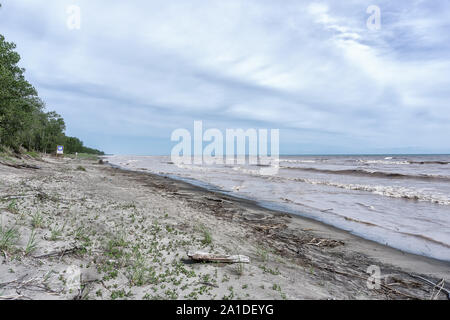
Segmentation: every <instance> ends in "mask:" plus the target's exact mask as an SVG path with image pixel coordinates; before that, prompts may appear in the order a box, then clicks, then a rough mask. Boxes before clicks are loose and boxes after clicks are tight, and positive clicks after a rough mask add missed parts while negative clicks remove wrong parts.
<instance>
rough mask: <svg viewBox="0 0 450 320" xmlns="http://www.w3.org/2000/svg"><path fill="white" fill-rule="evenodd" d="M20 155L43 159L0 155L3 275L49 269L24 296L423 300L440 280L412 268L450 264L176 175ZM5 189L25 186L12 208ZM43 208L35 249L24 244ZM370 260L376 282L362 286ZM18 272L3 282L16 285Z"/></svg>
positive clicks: (434, 271) (449, 269)
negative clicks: (8, 240) (7, 229)
mask: <svg viewBox="0 0 450 320" xmlns="http://www.w3.org/2000/svg"><path fill="white" fill-rule="evenodd" d="M27 161H28V162H31V163H34V164H37V165H39V166H40V169H39V170H33V169H16V168H9V167H8V168H7V167H4V166H2V165H0V177H1V178H2V179H1V180H0V181H1V182H2V183H1V184H0V199H3V200H4V201H2V202H1V203H0V205H1V207H0V211H1V213H2V220H5V221H6V224H5V225H11V224H14V223H13V222H14V220H15V223H16V225H17V226H18V228H19V229H20V235H21V236H20V239H19V241H18V244H16V245H15V249H14V250H13V249H10V250H7V251H6V252H5V250H3V252H4V253H5V254H4V255H0V257H1V259H2V264H1V265H0V275H1V276H0V286H1V284H2V283H5V282H8V281H12V280H15V279H20V277H21V276H24V275H27V276H26V277H32V278H33V279H40V280H41V285H42V281H44V280H45V279H47V278H48V279H47V281H48V282H49V283H51V284H48V287H45V286H44V288H47V289H48V290H47V291H46V289H42V292H36V291H33V290H29V291H26V286H25V289H24V290H25V291H26V293H25V294H24V296H26V297H29V298H32V299H40V298H42V299H50V298H52V299H53V298H56V299H73V298H84V299H228V298H229V299H428V298H430V297H434V296H433V292H434V294H435V293H436V292H435V291H436V290H435V289H434V288H433V287H432V286H430V285H428V284H426V283H424V282H423V281H421V280H418V279H417V278H415V277H413V276H411V274H413V275H419V276H421V277H424V278H426V279H429V280H432V281H433V282H435V283H436V282H438V281H439V279H441V278H444V279H445V278H448V276H449V275H450V263H448V262H445V261H440V260H435V259H432V258H427V257H423V256H417V255H413V254H409V253H405V252H401V251H399V250H397V249H393V248H390V247H387V246H384V245H381V244H378V243H376V242H373V241H371V240H366V239H363V238H360V237H358V236H356V235H353V234H351V233H349V232H347V231H344V230H341V229H337V228H335V227H332V226H329V225H326V224H324V223H322V222H319V221H316V220H312V219H311V218H307V217H302V216H298V215H294V214H289V213H285V212H280V211H275V210H271V209H268V208H264V207H261V206H259V204H258V203H257V202H255V201H253V200H246V199H241V198H237V197H233V196H231V195H227V194H223V193H220V192H216V191H211V190H206V189H203V188H202V187H200V186H194V185H192V184H190V183H188V182H184V181H181V180H173V179H170V178H167V177H163V176H159V175H155V174H152V173H148V172H139V171H132V170H123V169H118V168H113V167H111V166H109V165H101V164H98V163H94V162H93V161H92V160H82V159H77V160H71V159H68V158H64V159H54V158H44V160H43V161H42V162H40V161H34V160H33V161H31V160H27ZM80 167H81V168H82V169H80ZM83 169H84V170H83ZM11 193H16V194H17V193H19V194H23V196H20V197H22V198H20V197H19V198H17V199H16V203H15V205H16V206H17V212H16V213H12V212H10V210H9V209H8V208H9V206H10V205H11V201H12V199H7V200H6V201H5V196H8V195H10V194H11ZM39 212H40V215H41V216H42V220H43V222H42V223H41V224H42V225H41V226H40V227H39V228H34V232H35V233H36V239H37V240H36V248H35V250H34V251H33V253H32V254H25V253H24V249H23V248H25V247H26V246H27V242H29V238H30V234H31V232H32V231H31V230H33V228H32V227H31V225H32V224H33V221H34V222H36V221H35V220H36V215H37V214H39ZM61 228H62V231H61ZM55 230H56V231H60V233H61V234H60V235H59V236H58V237H56V238H55V239H52V237H53V235H54V233H56V232H55ZM79 247H80V248H79ZM19 248H22V249H19ZM61 248H66V249H63V251H61V250H62V249H61ZM74 248H75V249H74ZM70 249H72V251H70V253H67V254H65V253H64V250H70ZM58 250H59V251H58ZM190 250H203V251H208V252H214V253H220V254H244V255H247V256H249V257H250V263H249V264H246V265H242V264H204V263H202V264H198V263H192V261H190V260H189V259H188V258H187V255H186V253H187V252H188V251H190ZM52 252H53V253H54V252H57V254H56V256H55V255H52ZM58 252H59V254H58ZM61 252H62V253H61ZM67 252H69V251H67ZM0 253H2V252H1V251H0ZM49 254H50V255H49ZM41 256H42V257H41ZM373 265H375V266H378V267H379V268H380V271H381V274H380V281H381V283H380V285H381V286H380V287H379V288H378V289H369V288H368V286H367V279H368V278H369V276H370V274H368V273H367V268H368V267H369V266H373ZM70 266H77V268H79V269H80V273H81V277H80V279H81V283H82V284H84V286H83V289H82V290H78V291H77V290H73V291H72V292H70V290H67V279H66V281H65V284H64V281H62V280H58V279H60V278H61V279H65V275H67V272H64V271H67V268H68V267H70ZM80 266H82V267H80ZM10 270H13V271H14V272H10ZM50 270H53V271H54V272H53V273H54V274H53V273H52V275H51V276H48V275H47V274H48V273H49V272H50ZM50 278H51V279H53V281H50ZM83 279H84V280H83ZM16 281H17V283H18V282H19V280H16ZM21 281H22V282H23V281H25V280H21ZM35 281H38V280H35ZM14 283H15V282H12V284H11V285H8V286H6V287H5V286H3V290H4V291H5V290H6V291H7V290H9V289H11V292H10V293H9V294H11V295H13V291H14V290H13V289H14V288H13V287H14V285H13V284H14ZM30 289H31V288H30ZM74 291H77V292H74ZM79 291H81V292H79ZM7 293H8V292H7ZM436 298H438V299H446V296H445V294H444V293H443V292H441V293H440V294H438V295H437V296H436Z"/></svg>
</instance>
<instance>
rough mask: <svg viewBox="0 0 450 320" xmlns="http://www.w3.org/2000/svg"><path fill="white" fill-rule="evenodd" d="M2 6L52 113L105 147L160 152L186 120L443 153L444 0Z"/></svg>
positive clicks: (84, 1) (332, 144) (449, 25)
mask: <svg viewBox="0 0 450 320" xmlns="http://www.w3.org/2000/svg"><path fill="white" fill-rule="evenodd" d="M0 2H1V3H2V4H3V7H2V9H0V33H1V34H3V35H5V36H6V38H7V40H8V41H13V42H15V43H16V44H17V50H18V52H19V53H20V54H21V56H22V61H21V64H22V66H23V67H25V68H26V69H27V72H26V76H27V78H28V80H29V81H30V82H32V83H33V84H34V85H35V87H36V88H37V89H38V91H39V94H40V96H41V97H42V98H43V100H44V101H45V102H46V103H47V107H48V109H49V110H55V111H57V112H58V113H60V114H61V115H62V116H63V117H64V118H65V120H66V124H67V134H69V135H73V136H77V137H80V138H81V139H82V140H83V141H84V142H85V144H86V145H89V146H93V147H96V148H100V149H102V150H104V151H106V152H108V153H121V154H168V153H170V150H171V148H172V147H173V146H174V144H175V143H174V142H171V141H170V135H171V132H172V131H173V130H174V129H177V128H186V129H189V130H192V128H193V121H194V120H203V125H204V127H205V128H219V129H221V130H224V129H225V128H267V129H277V128H278V129H280V149H281V150H280V151H281V153H283V154H308V153H316V154H317V153H325V154H327V153H328V154H329V153H398V152H400V153H429V152H430V153H432V152H435V153H450V139H449V137H450V105H449V104H450V2H449V1H392V0H391V1H375V0H370V1H364V0H345V1H317V2H313V1H300V0H283V1H281V0H270V1H268V0H227V1H224V0H219V1H215V0H180V1H178V0H171V1H148V0H145V1H141V0H134V1H106V0H33V1H28V0H0ZM71 5H77V6H78V7H79V8H80V9H81V25H80V26H81V28H80V29H79V30H78V29H70V28H68V26H67V22H68V20H69V19H70V14H68V11H67V9H68V7H69V6H71ZM371 5H376V6H378V7H379V9H380V13H381V24H380V28H378V29H377V28H373V26H374V25H373V24H372V25H370V26H371V28H368V26H367V20H368V19H369V17H370V16H371V14H372V12H369V13H368V12H367V9H368V7H369V6H371ZM69 21H73V20H69ZM370 22H374V20H370Z"/></svg>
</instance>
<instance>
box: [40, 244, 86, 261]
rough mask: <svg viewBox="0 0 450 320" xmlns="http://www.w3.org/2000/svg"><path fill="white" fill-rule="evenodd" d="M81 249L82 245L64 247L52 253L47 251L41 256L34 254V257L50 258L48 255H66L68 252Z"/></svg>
mask: <svg viewBox="0 0 450 320" xmlns="http://www.w3.org/2000/svg"><path fill="white" fill-rule="evenodd" d="M78 250H80V247H73V248H68V249H62V250H58V251H52V252H50V253H46V254H43V255H40V256H34V257H33V258H35V259H40V258H48V257H53V256H60V257H62V256H64V255H66V254H69V253H74V252H76V251H78Z"/></svg>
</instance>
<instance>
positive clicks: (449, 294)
mask: <svg viewBox="0 0 450 320" xmlns="http://www.w3.org/2000/svg"><path fill="white" fill-rule="evenodd" d="M410 276H411V277H413V278H416V279H419V280H422V281H423V282H425V283H427V284H429V285H431V286H433V289H435V288H438V289H439V292H441V291H443V292H445V293H446V294H447V299H448V300H450V290H447V289H446V288H444V285H445V282H444V281H443V280H444V279H442V280H441V281H439V282H438V283H434V282H433V281H430V280H428V279H426V278H424V277H421V276H416V275H414V274H410ZM441 283H442V286H440V284H441Z"/></svg>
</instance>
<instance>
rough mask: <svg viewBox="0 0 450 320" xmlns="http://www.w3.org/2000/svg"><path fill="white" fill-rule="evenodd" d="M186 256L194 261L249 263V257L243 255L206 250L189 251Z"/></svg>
mask: <svg viewBox="0 0 450 320" xmlns="http://www.w3.org/2000/svg"><path fill="white" fill-rule="evenodd" d="M187 255H188V257H189V258H191V259H192V260H195V261H207V262H224V263H250V258H249V257H247V256H244V255H240V254H239V255H218V254H213V253H208V252H202V251H196V252H189V253H188V254H187Z"/></svg>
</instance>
